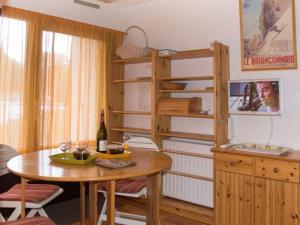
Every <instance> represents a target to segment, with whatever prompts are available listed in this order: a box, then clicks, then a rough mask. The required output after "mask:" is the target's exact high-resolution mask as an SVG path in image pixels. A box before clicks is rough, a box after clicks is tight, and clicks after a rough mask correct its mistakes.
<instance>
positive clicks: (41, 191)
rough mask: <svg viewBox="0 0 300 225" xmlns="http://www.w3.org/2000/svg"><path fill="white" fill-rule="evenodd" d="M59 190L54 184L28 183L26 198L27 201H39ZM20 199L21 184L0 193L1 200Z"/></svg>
mask: <svg viewBox="0 0 300 225" xmlns="http://www.w3.org/2000/svg"><path fill="white" fill-rule="evenodd" d="M58 190H59V187H58V186H57V185H53V184H26V191H25V198H26V202H32V203H39V202H42V201H44V200H46V199H47V198H49V197H50V196H51V195H53V194H54V193H55V192H57V191H58ZM1 200H2V201H20V200H21V184H16V185H14V186H13V187H12V188H10V189H9V190H8V191H7V192H4V193H2V194H0V201H1Z"/></svg>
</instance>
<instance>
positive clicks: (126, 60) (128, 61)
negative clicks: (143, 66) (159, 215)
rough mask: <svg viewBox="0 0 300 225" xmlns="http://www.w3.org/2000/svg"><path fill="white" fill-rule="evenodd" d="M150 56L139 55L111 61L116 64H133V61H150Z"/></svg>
mask: <svg viewBox="0 0 300 225" xmlns="http://www.w3.org/2000/svg"><path fill="white" fill-rule="evenodd" d="M151 61H152V57H150V56H149V57H139V58H131V59H117V60H114V61H113V63H116V64H135V63H147V62H151Z"/></svg>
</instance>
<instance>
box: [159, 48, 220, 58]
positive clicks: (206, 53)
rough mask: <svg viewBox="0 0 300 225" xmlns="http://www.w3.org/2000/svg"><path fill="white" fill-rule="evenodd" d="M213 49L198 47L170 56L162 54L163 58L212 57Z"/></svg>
mask: <svg viewBox="0 0 300 225" xmlns="http://www.w3.org/2000/svg"><path fill="white" fill-rule="evenodd" d="M213 53H214V52H213V51H212V50H210V49H209V48H205V49H196V50H189V51H182V52H178V53H176V54H174V55H168V56H160V58H163V59H190V58H202V57H212V56H213Z"/></svg>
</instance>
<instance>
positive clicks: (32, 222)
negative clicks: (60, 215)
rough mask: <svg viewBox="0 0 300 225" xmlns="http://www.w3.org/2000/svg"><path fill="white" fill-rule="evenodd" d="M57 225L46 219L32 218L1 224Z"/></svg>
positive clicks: (2, 223) (1, 223) (0, 223)
mask: <svg viewBox="0 0 300 225" xmlns="http://www.w3.org/2000/svg"><path fill="white" fill-rule="evenodd" d="M4 224H5V225H56V224H55V223H53V222H52V221H51V220H50V219H49V218H46V217H32V218H26V219H20V220H16V221H10V222H0V225H4Z"/></svg>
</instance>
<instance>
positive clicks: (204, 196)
mask: <svg viewBox="0 0 300 225" xmlns="http://www.w3.org/2000/svg"><path fill="white" fill-rule="evenodd" d="M211 147H212V145H208V144H198V143H187V142H180V141H174V140H166V141H164V149H166V151H167V150H168V149H169V150H172V151H174V152H178V153H182V154H177V153H172V152H165V153H166V154H168V155H169V156H170V157H171V158H172V168H171V169H170V173H166V174H164V176H163V194H164V195H165V196H169V197H172V198H176V199H180V200H184V201H187V202H191V203H195V204H199V205H203V206H207V207H213V182H212V179H213V160H212V159H211V158H209V157H211V156H212V153H211V152H210V149H211ZM185 153H187V154H189V153H196V154H200V157H199V156H191V155H184V154H185ZM201 156H203V157H201ZM206 157H208V158H206Z"/></svg>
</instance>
